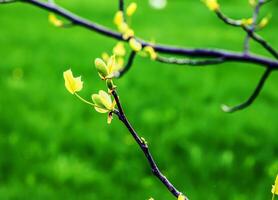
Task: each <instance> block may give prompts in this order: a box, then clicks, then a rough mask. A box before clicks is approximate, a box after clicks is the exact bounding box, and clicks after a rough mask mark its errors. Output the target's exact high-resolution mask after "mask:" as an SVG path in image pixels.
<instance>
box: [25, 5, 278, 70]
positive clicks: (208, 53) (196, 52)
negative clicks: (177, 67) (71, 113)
mask: <svg viewBox="0 0 278 200" xmlns="http://www.w3.org/2000/svg"><path fill="white" fill-rule="evenodd" d="M22 2H25V3H29V4H32V5H35V6H38V7H40V8H43V9H45V10H48V11H51V12H54V13H56V14H58V15H60V16H62V17H64V18H66V19H68V20H70V21H71V22H72V23H73V24H75V25H78V26H82V27H84V28H87V29H89V30H92V31H95V32H98V33H100V34H102V35H105V36H108V37H111V38H114V39H117V40H123V41H125V40H124V39H123V38H122V35H121V34H120V33H118V32H115V31H112V30H110V29H108V28H106V27H104V26H101V25H98V24H96V23H92V22H90V21H88V20H86V19H84V18H81V17H79V16H77V15H75V14H73V13H71V12H69V11H68V10H65V9H64V8H62V7H59V6H58V5H52V4H49V3H46V2H41V1H39V0H24V1H22ZM138 40H139V41H140V42H141V43H142V45H143V46H147V45H150V46H153V47H154V49H155V50H156V51H157V52H161V53H166V54H175V55H184V56H192V57H222V58H225V59H227V60H232V61H235V62H246V63H253V64H257V65H260V66H264V67H270V68H273V69H278V61H274V60H272V59H269V58H264V57H260V56H257V55H248V56H246V55H243V54H242V53H236V52H231V51H225V50H219V49H214V50H212V49H188V48H180V47H172V46H166V45H153V44H151V43H149V42H146V41H144V40H140V39H138Z"/></svg>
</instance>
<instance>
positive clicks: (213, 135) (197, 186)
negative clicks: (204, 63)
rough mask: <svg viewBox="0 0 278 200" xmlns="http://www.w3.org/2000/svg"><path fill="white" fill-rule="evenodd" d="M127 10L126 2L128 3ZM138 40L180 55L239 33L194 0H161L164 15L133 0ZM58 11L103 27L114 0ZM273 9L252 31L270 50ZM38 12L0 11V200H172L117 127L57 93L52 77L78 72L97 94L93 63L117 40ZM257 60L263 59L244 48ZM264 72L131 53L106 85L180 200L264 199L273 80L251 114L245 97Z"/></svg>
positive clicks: (271, 163) (239, 39)
mask: <svg viewBox="0 0 278 200" xmlns="http://www.w3.org/2000/svg"><path fill="white" fill-rule="evenodd" d="M127 2H130V1H127ZM136 2H137V3H138V6H139V8H138V12H137V13H136V14H135V16H134V17H133V19H132V23H133V27H134V28H135V30H136V34H137V35H138V36H139V37H142V38H145V39H147V40H154V41H156V42H158V43H167V44H173V45H179V46H186V47H211V48H216V47H217V48H225V49H230V50H236V51H241V50H242V46H243V45H242V43H243V40H244V37H245V33H243V31H242V30H241V29H238V28H233V27H229V26H226V25H224V24H223V23H222V22H220V21H219V20H218V19H217V18H216V16H215V15H214V14H213V13H211V12H209V11H208V9H207V8H206V7H205V6H204V5H203V4H202V3H201V2H200V1H198V0H186V1H185V0H169V1H168V5H167V7H166V8H165V9H163V10H155V9H153V8H151V7H150V5H149V3H148V1H146V0H144V1H143V0H142V1H141V0H140V1H139V0H137V1H136ZM57 3H59V4H61V5H62V6H65V7H66V8H68V9H70V10H71V11H74V12H76V13H78V14H80V15H81V16H83V17H86V18H88V19H91V20H93V21H95V22H98V23H100V24H103V25H106V26H109V27H113V28H114V25H113V23H112V19H113V16H114V13H115V11H116V10H117V7H118V6H117V1H116V0H114V1H112V0H110V1H99V0H80V1H74V0H67V1H66V0H60V1H57ZM220 3H221V5H222V8H223V11H224V12H225V13H226V14H228V15H230V16H232V17H237V18H243V17H250V16H251V13H252V9H251V8H250V6H249V5H248V2H247V0H246V1H245V0H244V1H243V0H230V1H228V0H226V1H224V0H223V1H220ZM277 3H278V2H277V1H273V2H272V3H270V4H268V5H267V6H265V7H264V9H263V10H262V16H265V15H267V14H268V13H272V15H273V16H272V19H271V23H270V24H269V25H268V27H267V28H266V29H265V30H263V31H261V33H260V34H261V35H263V36H264V37H265V38H266V39H267V40H268V41H269V42H271V44H272V45H273V47H275V48H276V49H278V39H277V34H278V32H277V23H278V15H277V9H278V4H277ZM47 16H48V12H46V11H43V10H40V9H38V8H36V7H33V6H30V5H25V4H22V3H17V4H9V5H1V6H0V27H1V29H0V55H1V60H0V91H1V92H0V199H1V200H16V199H19V200H24V199H28V200H48V199H51V200H56V199H57V200H58V199H62V198H63V199H67V200H71V199H72V200H76V199H82V200H87V199H110V198H112V199H134V200H145V199H148V198H149V197H154V198H155V200H166V199H173V197H172V196H171V195H170V194H169V192H168V191H167V190H166V189H165V188H164V186H163V185H162V184H161V183H160V182H159V181H158V180H157V179H156V178H154V177H153V176H152V174H151V172H150V169H149V167H148V165H147V162H146V161H145V158H144V157H143V155H142V153H141V152H140V151H139V149H138V147H137V145H136V144H135V142H134V141H133V140H132V138H131V137H130V135H129V133H128V132H127V130H126V128H125V127H124V126H123V125H122V124H121V123H120V122H119V121H118V120H116V119H115V120H114V121H113V123H112V124H111V125H110V126H108V125H107V123H106V115H101V114H99V113H96V112H95V111H94V110H93V109H91V108H90V107H88V106H87V105H85V104H83V103H81V102H80V101H79V100H78V99H76V98H74V97H73V96H72V95H70V94H69V93H68V92H67V91H66V89H65V88H64V80H63V76H62V73H63V71H65V70H66V69H68V68H71V69H72V70H73V72H74V74H76V75H82V78H83V80H84V89H83V91H82V92H81V93H80V94H81V95H82V96H84V97H86V98H90V95H91V94H92V93H95V92H97V91H98V90H99V89H105V86H104V84H103V82H101V81H100V79H99V77H98V75H97V73H96V70H95V69H94V66H93V60H94V59H95V58H96V57H99V56H100V55H101V53H102V52H104V51H110V50H111V48H112V47H113V46H114V45H115V44H116V41H115V40H113V39H110V38H106V37H104V36H101V35H98V34H96V33H94V32H90V31H88V30H85V29H83V28H79V27H74V28H69V29H59V28H55V27H53V26H52V25H50V24H49V22H48V19H47V18H48V17H47ZM252 49H253V50H254V52H256V53H260V54H263V55H267V56H268V54H267V52H265V51H264V50H263V49H261V47H260V46H258V45H256V44H254V43H252ZM262 72H263V68H261V67H257V66H253V65H248V64H239V63H229V64H223V65H218V66H217V67H207V68H195V69H193V68H187V67H185V66H173V65H166V64H160V63H157V62H151V61H149V60H148V59H144V58H140V57H137V58H136V60H135V63H134V66H133V68H132V69H131V70H130V72H129V73H128V74H127V75H126V76H124V77H123V78H122V79H120V80H118V81H116V84H117V86H118V92H119V94H120V97H121V100H122V102H123V105H124V109H125V110H126V113H127V116H128V117H129V119H130V121H131V122H132V124H133V125H134V127H135V129H136V130H138V132H139V133H140V135H141V136H143V137H145V138H146V140H147V141H148V143H149V145H150V148H151V150H152V152H153V154H154V157H155V158H156V160H157V162H158V164H159V166H160V168H161V169H162V171H163V172H164V173H165V174H166V175H167V177H168V178H169V179H170V180H171V181H172V182H173V183H174V184H175V185H176V186H177V188H178V189H180V190H181V191H184V192H185V194H187V195H188V196H189V197H190V199H192V200H196V199H209V200H214V199H215V200H218V199H219V200H220V199H229V200H247V199H248V200H250V199H252V200H262V199H264V200H267V199H271V193H270V190H271V185H272V184H273V182H274V178H275V176H276V174H277V172H278V158H277V154H278V139H277V131H278V123H277V119H278V118H277V117H278V93H277V85H278V74H277V73H273V74H272V75H271V77H270V78H269V80H268V81H267V84H266V86H265V88H264V90H263V92H262V94H261V96H260V97H259V98H258V99H257V100H256V102H255V103H254V105H252V107H250V108H248V109H246V110H244V111H241V112H238V113H235V114H225V113H223V112H222V111H221V110H220V105H221V104H223V103H227V104H228V105H234V104H237V103H239V102H242V101H243V100H245V99H246V98H247V97H248V95H249V94H250V93H251V91H252V90H253V89H254V87H255V85H256V83H257V81H258V79H259V77H260V75H261V74H262Z"/></svg>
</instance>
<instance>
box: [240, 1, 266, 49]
mask: <svg viewBox="0 0 278 200" xmlns="http://www.w3.org/2000/svg"><path fill="white" fill-rule="evenodd" d="M265 3H266V1H265V0H259V2H258V3H257V5H256V6H255V9H254V11H253V23H252V25H251V27H250V31H251V32H254V31H255V30H256V25H257V21H258V16H259V12H260V8H261V7H262V6H263V5H264V4H265ZM249 48H250V35H249V34H247V35H246V37H245V40H244V53H249Z"/></svg>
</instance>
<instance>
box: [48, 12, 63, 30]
mask: <svg viewBox="0 0 278 200" xmlns="http://www.w3.org/2000/svg"><path fill="white" fill-rule="evenodd" d="M48 21H49V22H50V23H51V24H52V25H54V26H56V27H62V26H63V25H64V23H63V21H62V20H60V19H58V18H57V17H56V15H54V14H53V13H49V15H48Z"/></svg>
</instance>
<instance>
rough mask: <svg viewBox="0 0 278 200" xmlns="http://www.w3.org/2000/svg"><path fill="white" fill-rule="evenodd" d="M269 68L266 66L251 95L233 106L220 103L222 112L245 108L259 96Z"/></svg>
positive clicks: (269, 71)
mask: <svg viewBox="0 0 278 200" xmlns="http://www.w3.org/2000/svg"><path fill="white" fill-rule="evenodd" d="M271 71H272V70H271V69H270V68H267V69H266V70H265V72H264V74H263V75H262V77H261V79H260V81H259V83H258V85H257V87H256V89H255V90H254V92H253V93H252V95H251V96H250V97H249V98H248V99H247V100H246V101H245V102H244V103H242V104H239V105H236V106H233V107H229V106H227V105H222V110H223V111H224V112H228V113H233V112H236V111H239V110H242V109H245V108H247V107H248V106H250V105H251V104H252V103H253V102H254V101H255V100H256V98H257V97H258V96H259V94H260V92H261V90H262V88H263V86H264V84H265V82H266V80H267V78H268V77H269V75H270V74H271Z"/></svg>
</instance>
